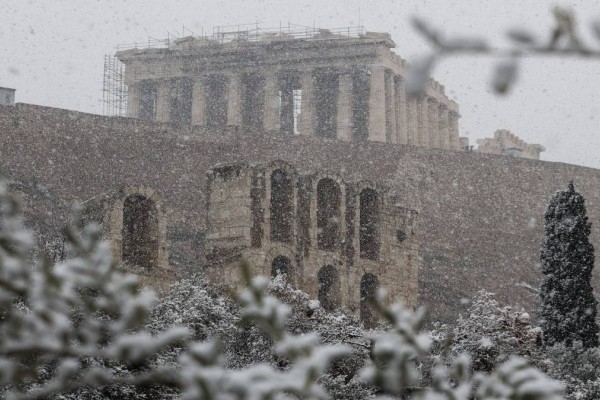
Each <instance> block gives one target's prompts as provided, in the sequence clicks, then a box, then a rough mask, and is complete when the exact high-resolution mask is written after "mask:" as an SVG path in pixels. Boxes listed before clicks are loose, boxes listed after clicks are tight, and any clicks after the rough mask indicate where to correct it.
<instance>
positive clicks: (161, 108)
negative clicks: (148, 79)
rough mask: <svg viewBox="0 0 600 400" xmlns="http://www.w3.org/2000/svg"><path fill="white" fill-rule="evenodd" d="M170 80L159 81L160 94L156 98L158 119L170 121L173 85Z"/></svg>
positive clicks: (159, 120)
mask: <svg viewBox="0 0 600 400" xmlns="http://www.w3.org/2000/svg"><path fill="white" fill-rule="evenodd" d="M169 83H170V82H169V80H166V79H165V80H162V81H159V82H158V95H157V99H156V121H157V122H169V121H170V119H171V115H170V114H171V85H170V84H169Z"/></svg>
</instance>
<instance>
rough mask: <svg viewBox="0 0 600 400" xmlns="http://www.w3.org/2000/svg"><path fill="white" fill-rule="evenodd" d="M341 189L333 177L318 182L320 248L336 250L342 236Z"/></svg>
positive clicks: (318, 237)
mask: <svg viewBox="0 0 600 400" xmlns="http://www.w3.org/2000/svg"><path fill="white" fill-rule="evenodd" d="M341 197H342V196H341V191H340V187H339V186H338V184H337V183H335V181H333V179H329V178H325V179H321V180H320V181H319V183H318V184H317V243H318V245H319V248H320V249H323V250H334V249H335V248H336V247H337V244H338V241H339V236H340V219H341V215H340V202H341Z"/></svg>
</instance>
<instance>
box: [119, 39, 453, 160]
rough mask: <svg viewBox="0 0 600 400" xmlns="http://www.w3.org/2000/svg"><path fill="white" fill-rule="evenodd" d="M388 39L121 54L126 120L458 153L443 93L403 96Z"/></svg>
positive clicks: (433, 88)
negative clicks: (384, 144)
mask: <svg viewBox="0 0 600 400" xmlns="http://www.w3.org/2000/svg"><path fill="white" fill-rule="evenodd" d="M395 46H396V45H395V43H394V41H393V40H392V39H391V38H390V35H389V34H387V33H375V32H367V33H364V34H363V33H360V32H353V31H351V30H350V29H348V30H340V31H337V32H334V31H330V30H324V29H321V30H310V31H308V30H307V31H301V32H287V31H286V32H285V33H284V32H281V31H280V32H272V33H271V32H264V31H261V32H260V33H249V32H247V31H246V32H236V33H234V34H232V35H229V36H228V37H225V36H223V35H222V36H217V38H216V39H215V37H212V38H208V37H196V36H189V37H184V38H181V39H177V40H174V41H173V42H169V43H168V45H167V46H166V47H162V48H132V49H128V50H123V51H119V52H118V53H117V55H116V56H117V58H118V59H119V60H120V61H121V62H123V63H124V64H125V78H124V80H125V84H126V85H127V94H128V107H127V114H128V116H129V117H136V118H140V119H144V120H153V121H158V122H171V123H182V124H192V125H199V126H207V127H218V126H235V127H239V128H241V129H244V130H247V131H266V132H271V133H279V134H284V135H285V134H287V135H292V134H300V135H309V136H311V135H314V136H319V137H324V138H332V139H340V140H353V141H363V140H370V141H378V142H387V143H397V144H408V145H415V146H423V147H433V148H441V149H454V150H456V149H458V148H459V132H458V118H459V116H460V115H459V111H458V105H457V104H456V102H454V101H452V100H450V99H449V98H448V97H447V96H446V95H445V93H444V87H443V86H442V85H441V84H439V83H438V82H436V81H434V80H430V81H429V83H428V87H427V93H426V95H425V96H422V97H420V98H412V97H407V95H406V92H405V78H406V74H407V64H406V62H405V61H404V60H403V59H402V58H400V57H399V56H398V55H396V54H395V53H394V52H392V50H391V49H392V48H394V47H395Z"/></svg>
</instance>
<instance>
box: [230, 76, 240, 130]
mask: <svg viewBox="0 0 600 400" xmlns="http://www.w3.org/2000/svg"><path fill="white" fill-rule="evenodd" d="M227 125H236V126H241V125H242V77H241V75H240V74H231V75H229V76H228V81H227Z"/></svg>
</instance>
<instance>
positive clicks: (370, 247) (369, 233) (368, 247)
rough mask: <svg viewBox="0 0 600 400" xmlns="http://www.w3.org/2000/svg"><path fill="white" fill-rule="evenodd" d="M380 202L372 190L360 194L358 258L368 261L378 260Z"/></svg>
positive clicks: (377, 195) (364, 190) (365, 190)
mask: <svg viewBox="0 0 600 400" xmlns="http://www.w3.org/2000/svg"><path fill="white" fill-rule="evenodd" d="M379 208H380V201H379V194H378V193H377V192H376V191H375V190H373V189H363V190H362V191H361V192H360V257H361V258H366V259H369V260H377V259H379V248H380V247H381V241H380V238H379V236H380V232H379V231H380V220H381V216H380V213H381V211H380V209H379Z"/></svg>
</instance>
